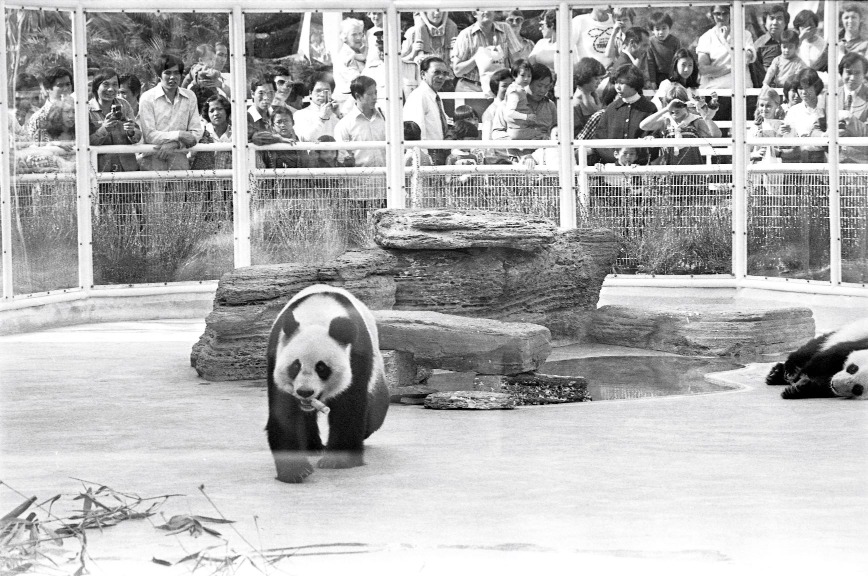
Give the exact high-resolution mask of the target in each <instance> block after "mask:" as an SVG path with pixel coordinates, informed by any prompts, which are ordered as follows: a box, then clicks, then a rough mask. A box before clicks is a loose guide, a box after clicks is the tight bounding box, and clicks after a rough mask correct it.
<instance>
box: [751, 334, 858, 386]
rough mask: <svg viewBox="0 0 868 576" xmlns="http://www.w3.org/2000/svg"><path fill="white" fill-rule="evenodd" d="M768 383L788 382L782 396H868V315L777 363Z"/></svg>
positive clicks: (768, 377) (819, 338) (810, 343)
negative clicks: (867, 393) (867, 388)
mask: <svg viewBox="0 0 868 576" xmlns="http://www.w3.org/2000/svg"><path fill="white" fill-rule="evenodd" d="M766 384H769V385H772V386H775V385H786V386H787V388H786V389H784V391H783V392H781V398H784V399H787V400H795V399H801V398H833V397H837V396H842V397H847V398H860V399H868V395H866V394H865V387H866V386H868V318H865V319H862V320H857V321H856V322H853V323H851V324H848V325H846V326H844V327H843V328H841V329H839V330H836V331H834V332H829V333H828V334H823V335H821V336H817V337H816V338H814V339H812V340H810V341H809V342H808V343H807V344H805V345H804V346H802V347H801V348H799V349H798V350H796V351H795V352H793V353H792V354H790V355H789V357H788V358H787V360H786V362H783V363H778V364H776V365H775V366H774V367H773V368H772V369H771V371H770V372H769V375H768V376H766Z"/></svg>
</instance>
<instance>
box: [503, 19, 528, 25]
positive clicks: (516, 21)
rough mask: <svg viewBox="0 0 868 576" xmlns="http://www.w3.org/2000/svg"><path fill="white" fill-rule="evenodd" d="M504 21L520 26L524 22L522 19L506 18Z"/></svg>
mask: <svg viewBox="0 0 868 576" xmlns="http://www.w3.org/2000/svg"><path fill="white" fill-rule="evenodd" d="M506 21H507V22H509V23H510V24H521V23H522V22H524V18H507V19H506Z"/></svg>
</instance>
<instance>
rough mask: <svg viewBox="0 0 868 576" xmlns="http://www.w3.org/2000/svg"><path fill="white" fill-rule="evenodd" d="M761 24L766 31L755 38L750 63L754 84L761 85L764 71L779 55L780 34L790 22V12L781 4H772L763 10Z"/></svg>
mask: <svg viewBox="0 0 868 576" xmlns="http://www.w3.org/2000/svg"><path fill="white" fill-rule="evenodd" d="M762 17H763V26H765V29H766V33H765V34H763V35H762V36H760V37H759V38H757V41H756V42H755V43H754V46H755V47H756V61H755V62H754V63H753V64H752V65H751V79H752V81H753V84H754V86H761V85H762V81H763V79H764V78H765V75H766V71H767V70H768V69H769V67H770V66H771V65H772V62H773V61H774V59H775V58H777V57H778V56H780V55H781V34H782V33H783V32H784V30H786V29H787V26H789V24H790V14H789V12H787V7H786V6H784V5H783V4H772V5H771V6H769V7H768V8H766V9H765V10H763V15H762Z"/></svg>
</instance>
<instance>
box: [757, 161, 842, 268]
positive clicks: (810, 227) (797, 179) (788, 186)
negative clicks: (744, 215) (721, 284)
mask: <svg viewBox="0 0 868 576" xmlns="http://www.w3.org/2000/svg"><path fill="white" fill-rule="evenodd" d="M747 230H748V254H747V257H748V265H747V271H748V274H750V275H755V276H769V277H771V276H780V277H783V278H802V279H809V280H829V175H828V174H826V173H823V172H809V171H806V170H804V169H801V170H798V171H792V172H789V171H788V172H780V171H777V172H771V171H769V172H751V173H750V176H749V180H748V227H747Z"/></svg>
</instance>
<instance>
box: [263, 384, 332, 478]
mask: <svg viewBox="0 0 868 576" xmlns="http://www.w3.org/2000/svg"><path fill="white" fill-rule="evenodd" d="M277 401H278V402H280V404H281V405H282V408H283V410H284V412H282V417H281V418H276V417H274V416H273V415H272V416H270V417H269V418H268V424H267V425H266V427H265V428H266V430H267V432H268V445H269V446H270V447H271V453H272V455H273V456H274V464H275V466H276V467H277V479H278V480H280V481H281V482H289V483H298V482H301V481H302V480H304V479H305V478H306V477H307V476H309V475H310V474H311V473H312V472H313V466H312V465H311V464H310V462H309V461H308V459H307V456H308V455H309V454H310V453H311V452H319V451H321V450H322V448H323V445H322V441H321V440H320V437H319V428H318V427H317V424H316V413H314V412H304V411H302V410H301V408H299V407H298V402H297V401H296V400H294V399H293V398H291V397H287V398H280V399H279V400H277ZM279 413H280V412H279Z"/></svg>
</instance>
